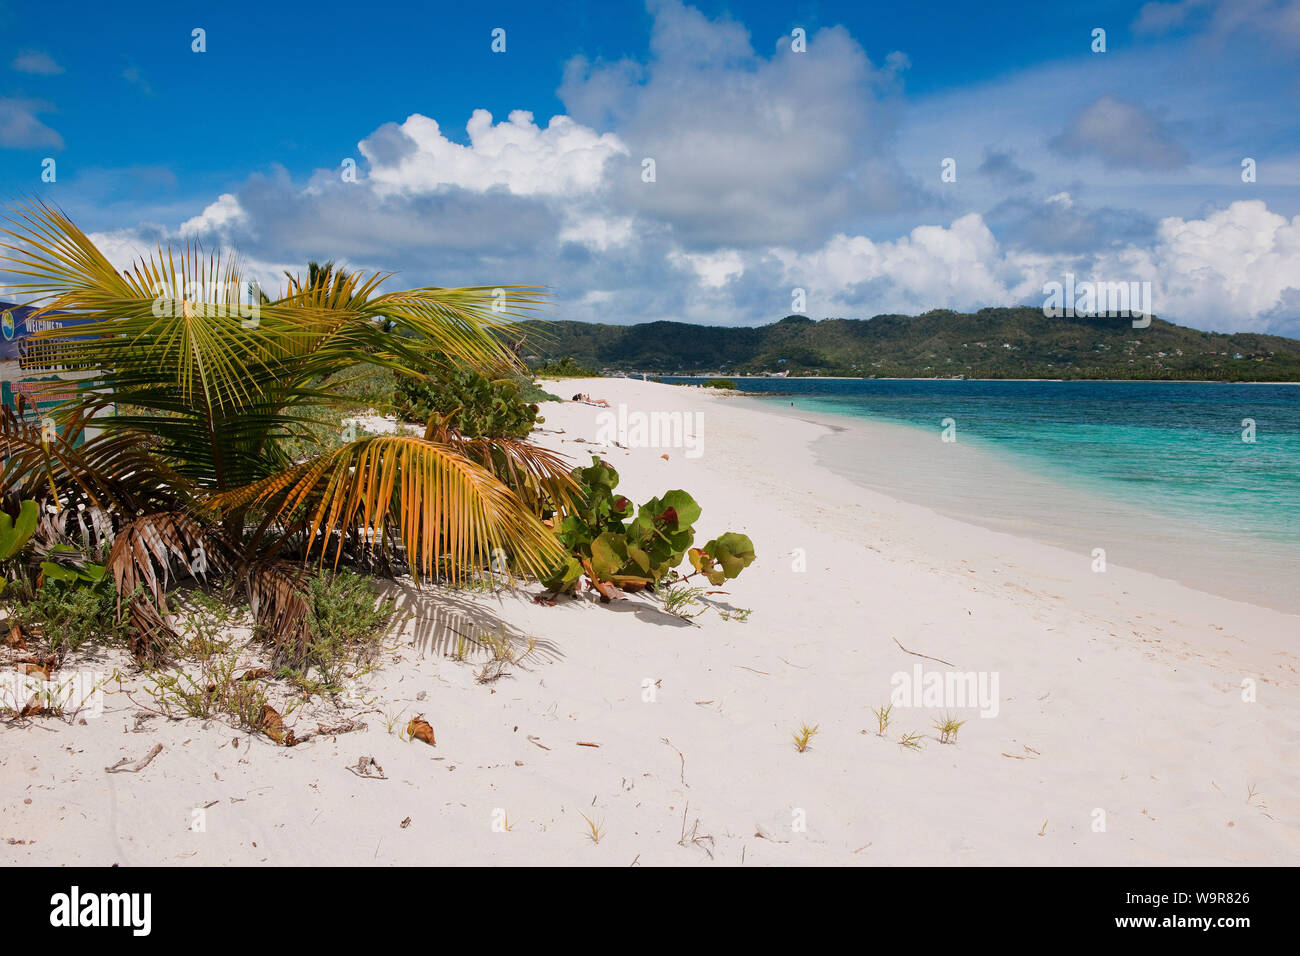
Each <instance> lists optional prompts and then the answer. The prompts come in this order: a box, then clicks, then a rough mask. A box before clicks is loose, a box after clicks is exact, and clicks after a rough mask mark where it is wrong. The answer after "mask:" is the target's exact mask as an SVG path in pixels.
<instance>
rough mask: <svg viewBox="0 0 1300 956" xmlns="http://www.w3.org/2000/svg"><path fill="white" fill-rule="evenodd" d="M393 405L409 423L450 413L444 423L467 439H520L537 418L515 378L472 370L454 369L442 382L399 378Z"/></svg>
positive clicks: (532, 405) (406, 377) (441, 416)
mask: <svg viewBox="0 0 1300 956" xmlns="http://www.w3.org/2000/svg"><path fill="white" fill-rule="evenodd" d="M394 403H395V404H396V405H397V408H398V411H399V413H400V414H401V415H402V417H403V418H405V419H406V420H408V421H419V422H427V421H428V420H429V419H430V418H435V417H436V418H444V417H446V416H451V417H450V418H449V419H448V421H447V424H448V425H449V426H450V427H452V428H454V429H456V431H458V432H460V433H461V434H462V435H464V436H465V437H466V438H524V437H526V436H527V435H528V433H529V432H531V431H532V430H533V425H534V423H535V422H536V421H537V405H536V404H533V403H528V402H525V401H524V400H523V398H522V397H521V395H520V386H519V383H518V382H516V381H514V380H513V379H509V378H504V379H490V378H488V377H487V376H485V375H481V374H479V373H478V372H475V371H474V370H472V369H457V370H456V371H454V372H452V373H451V375H450V376H449V377H448V378H447V379H445V380H443V381H437V380H434V379H430V378H424V379H418V378H412V377H410V376H403V377H401V378H399V379H398V381H397V388H396V391H395V394H394Z"/></svg>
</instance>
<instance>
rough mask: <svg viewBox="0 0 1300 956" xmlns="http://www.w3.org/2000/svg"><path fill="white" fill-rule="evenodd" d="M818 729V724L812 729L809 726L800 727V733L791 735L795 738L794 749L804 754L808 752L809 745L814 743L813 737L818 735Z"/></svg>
mask: <svg viewBox="0 0 1300 956" xmlns="http://www.w3.org/2000/svg"><path fill="white" fill-rule="evenodd" d="M817 728H818V725H817V724H814V725H813V726H811V727H809V726H808V725H807V724H802V725H800V727H799V732H798V733H797V734H792V735H791V736H793V737H794V749H795V750H797V751H798V752H799V753H803V752H804V751H805V750H807V749H808V744H809V743H810V742H811V741H812V739H813V737H815V736H816V735H817Z"/></svg>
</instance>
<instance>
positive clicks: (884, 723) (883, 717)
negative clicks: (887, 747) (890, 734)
mask: <svg viewBox="0 0 1300 956" xmlns="http://www.w3.org/2000/svg"><path fill="white" fill-rule="evenodd" d="M893 709H894V705H893V704H887V705H886V706H884V707H877V708H875V709H873V710H872V711H871V712H872V713H873V714H875V715H876V736H877V737H883V736H885V733H886V731H888V730H889V720H890V714H891V712H892V711H893Z"/></svg>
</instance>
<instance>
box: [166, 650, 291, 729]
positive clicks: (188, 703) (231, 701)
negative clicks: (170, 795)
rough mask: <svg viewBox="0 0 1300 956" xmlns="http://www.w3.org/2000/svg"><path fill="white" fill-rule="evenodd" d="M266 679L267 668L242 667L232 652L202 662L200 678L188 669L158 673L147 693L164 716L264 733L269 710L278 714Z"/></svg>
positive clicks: (237, 655) (280, 715)
mask: <svg viewBox="0 0 1300 956" xmlns="http://www.w3.org/2000/svg"><path fill="white" fill-rule="evenodd" d="M241 668H242V673H237V672H238V671H240V670H241ZM266 676H268V675H267V672H266V671H265V670H264V669H257V668H249V667H246V666H244V665H241V664H240V653H239V651H237V650H236V651H228V652H226V653H223V654H219V655H215V656H213V657H210V658H208V659H207V660H203V661H200V662H199V672H198V674H197V676H196V675H192V674H190V673H188V672H187V671H184V670H177V671H174V672H166V671H160V672H157V673H155V674H154V677H153V679H154V683H153V686H151V687H145V692H146V693H147V694H148V695H149V696H150V697H152V698H153V699H154V702H155V703H156V704H158V706H159V707H160V708H161V710H160V711H159V712H161V713H162V714H163V715H164V716H168V717H171V716H173V711H180V713H182V714H183V715H185V716H186V717H196V718H200V719H203V720H209V719H212V718H215V717H226V718H229V719H230V721H231V722H232V723H233V724H234V726H236V727H239V728H241V729H243V730H264V729H266V727H264V723H265V717H266V714H267V711H268V710H270V712H271V713H273V714H274V713H276V712H275V710H274V709H273V708H271V706H270V701H269V698H268V697H267V695H266V690H265V684H264V682H263V681H262V678H264V677H266ZM298 703H300V701H291V702H290V703H289V704H288V705H287V706H286V708H285V712H284V713H283V714H278V715H277V717H279V718H281V719H282V718H283V717H286V716H288V714H289V713H290V712H291V711H292V710H293V709H294V708H295V707H296V706H297V704H298Z"/></svg>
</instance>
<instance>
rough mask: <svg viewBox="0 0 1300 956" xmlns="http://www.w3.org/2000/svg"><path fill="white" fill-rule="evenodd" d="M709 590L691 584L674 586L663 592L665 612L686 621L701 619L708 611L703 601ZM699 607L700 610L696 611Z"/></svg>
mask: <svg viewBox="0 0 1300 956" xmlns="http://www.w3.org/2000/svg"><path fill="white" fill-rule="evenodd" d="M707 590H708V589H707V588H704V587H697V586H694V585H690V584H677V585H674V586H672V587H670V588H668V589H667V590H665V591H664V592H663V602H664V610H665V611H667V612H668V613H669V614H671V615H673V616H674V617H680V618H681V619H682V620H684V621H689V620H691V619H692V618H696V617H699V616H700V615H701V614H703V613H704V612H705V611H707V610H708V607H706V606H704V602H703V601H702V600H701V598H703V597H704V595H705V593H706V592H707ZM697 607H698V608H699V610H694V609H695V608H697Z"/></svg>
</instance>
